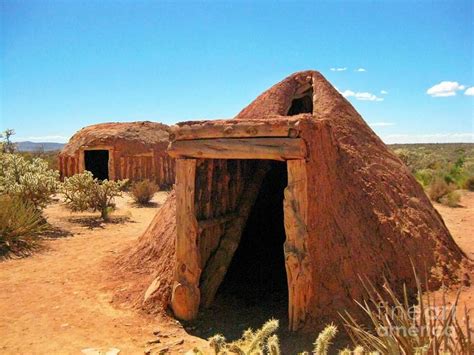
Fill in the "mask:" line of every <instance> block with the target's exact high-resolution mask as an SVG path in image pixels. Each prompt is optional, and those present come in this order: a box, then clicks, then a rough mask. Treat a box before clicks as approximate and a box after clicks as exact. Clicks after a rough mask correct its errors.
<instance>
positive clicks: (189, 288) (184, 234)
mask: <svg viewBox="0 0 474 355" xmlns="http://www.w3.org/2000/svg"><path fill="white" fill-rule="evenodd" d="M195 177H196V160H195V159H179V160H177V161H176V234H177V235H176V269H175V274H174V281H175V282H174V285H173V292H172V295H171V308H172V309H173V312H174V314H175V316H176V317H177V318H179V319H183V320H191V319H194V318H195V317H196V316H197V313H198V310H199V303H200V292H199V279H200V277H201V268H200V259H199V250H198V248H197V236H198V224H197V220H196V216H195V211H194V193H195V192H194V191H195Z"/></svg>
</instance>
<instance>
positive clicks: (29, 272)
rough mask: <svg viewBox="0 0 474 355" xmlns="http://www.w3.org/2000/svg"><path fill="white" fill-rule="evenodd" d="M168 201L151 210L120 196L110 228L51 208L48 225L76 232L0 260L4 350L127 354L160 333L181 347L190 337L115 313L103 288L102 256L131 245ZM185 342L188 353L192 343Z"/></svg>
mask: <svg viewBox="0 0 474 355" xmlns="http://www.w3.org/2000/svg"><path fill="white" fill-rule="evenodd" d="M165 198H166V193H164V192H160V193H158V194H157V195H156V196H155V199H154V202H155V203H156V204H157V206H156V207H154V208H136V207H134V206H133V205H132V203H131V200H130V199H129V198H128V197H126V198H122V199H119V200H118V201H117V207H118V208H117V211H116V212H115V213H114V215H113V216H114V221H116V222H117V221H119V222H118V223H111V224H105V225H104V224H98V223H96V222H95V219H94V218H91V216H93V215H91V214H79V213H75V214H73V215H71V213H70V212H69V211H66V210H65V209H64V207H63V206H61V205H60V204H58V203H56V204H53V205H51V206H50V207H48V208H47V209H46V211H45V214H46V216H47V218H48V220H49V221H50V223H51V224H53V225H54V226H55V227H59V228H61V229H62V230H64V231H70V232H71V233H72V235H71V236H69V237H64V238H59V239H55V240H48V241H47V242H45V246H46V249H45V250H42V251H41V252H39V253H37V254H35V255H34V256H32V257H29V258H25V259H20V260H8V261H5V262H1V263H0V352H1V353H5V354H18V353H22V354H32V353H35V354H36V353H42V354H51V353H61V354H65V353H71V354H78V353H80V352H81V350H82V349H85V348H112V347H115V348H119V349H121V353H122V354H123V353H124V354H130V353H141V354H143V352H144V350H145V348H147V347H148V346H147V341H149V340H153V339H156V337H154V336H153V332H154V331H156V330H160V331H161V335H162V336H165V337H168V338H167V339H168V340H169V342H170V343H173V342H179V341H180V340H181V339H182V337H183V336H185V335H186V333H184V331H183V330H182V329H181V328H180V327H178V325H177V324H173V323H170V321H166V322H165V323H163V322H159V321H158V320H156V319H151V318H146V317H145V316H143V315H140V314H138V313H136V312H133V311H126V310H118V309H116V308H113V307H112V306H111V305H110V300H111V295H110V294H108V293H106V292H104V291H102V289H103V288H104V284H103V281H104V272H107V270H103V268H102V267H101V266H102V265H103V264H104V263H103V261H104V259H105V258H110V257H113V255H114V254H115V253H117V252H118V251H119V250H120V249H122V248H123V247H125V246H127V245H128V244H129V243H130V242H133V240H135V239H136V238H137V237H138V236H139V235H140V234H141V233H142V232H143V231H144V230H145V228H146V227H147V226H148V224H149V222H150V221H151V219H152V218H153V216H154V215H155V213H156V211H157V208H158V205H159V204H161V203H162V202H163V201H164V199H165ZM71 217H72V219H71ZM188 338H189V337H188ZM186 340H187V343H186V344H184V346H186V348H187V349H189V347H190V346H192V339H191V343H190V342H189V340H190V339H186ZM159 345H160V344H156V345H155V347H159ZM179 348H183V346H176V347H175V348H174V349H176V350H178V349H179Z"/></svg>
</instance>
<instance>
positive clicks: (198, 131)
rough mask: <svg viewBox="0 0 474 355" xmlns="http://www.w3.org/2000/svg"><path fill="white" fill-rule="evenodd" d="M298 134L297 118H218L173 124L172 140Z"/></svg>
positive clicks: (289, 135) (293, 135)
mask: <svg viewBox="0 0 474 355" xmlns="http://www.w3.org/2000/svg"><path fill="white" fill-rule="evenodd" d="M298 136H299V129H298V120H297V119H267V120H226V121H217V120H216V121H204V122H190V123H189V124H187V123H183V124H181V125H180V126H172V127H171V136H170V140H171V141H175V140H178V141H179V140H193V139H206V138H246V137H292V138H296V137H298Z"/></svg>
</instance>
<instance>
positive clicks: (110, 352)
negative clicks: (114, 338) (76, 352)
mask: <svg viewBox="0 0 474 355" xmlns="http://www.w3.org/2000/svg"><path fill="white" fill-rule="evenodd" d="M81 353H83V354H85V355H118V354H119V353H120V349H118V348H86V349H82V350H81Z"/></svg>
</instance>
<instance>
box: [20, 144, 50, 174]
mask: <svg viewBox="0 0 474 355" xmlns="http://www.w3.org/2000/svg"><path fill="white" fill-rule="evenodd" d="M16 154H18V155H21V156H22V157H24V158H25V159H26V160H28V161H33V160H34V159H35V158H40V159H42V160H44V161H45V162H46V163H47V164H48V167H49V168H50V169H52V170H59V164H58V154H59V151H58V150H52V151H45V150H44V149H38V150H35V151H31V152H20V151H18V152H16Z"/></svg>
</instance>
